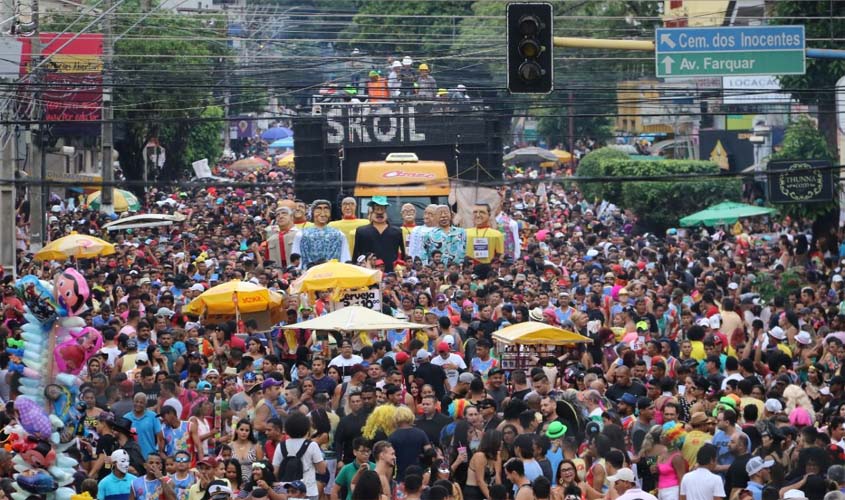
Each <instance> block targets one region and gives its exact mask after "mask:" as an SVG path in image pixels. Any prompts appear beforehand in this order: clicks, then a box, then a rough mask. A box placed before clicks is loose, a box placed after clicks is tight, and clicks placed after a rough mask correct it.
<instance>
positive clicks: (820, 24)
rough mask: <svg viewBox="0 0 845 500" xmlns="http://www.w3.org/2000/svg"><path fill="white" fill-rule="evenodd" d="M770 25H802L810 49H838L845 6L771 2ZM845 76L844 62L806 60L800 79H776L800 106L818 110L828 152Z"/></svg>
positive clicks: (843, 29) (832, 143) (844, 26)
mask: <svg viewBox="0 0 845 500" xmlns="http://www.w3.org/2000/svg"><path fill="white" fill-rule="evenodd" d="M772 4H773V10H772V14H773V17H772V19H771V22H772V24H802V25H804V30H805V34H806V38H807V40H812V42H810V44H811V45H812V47H813V48H819V49H841V48H842V42H841V40H842V37H843V36H845V2H834V1H829V2H808V1H794V0H779V1H777V2H772ZM810 20H811V21H810ZM843 76H845V60H842V59H816V58H812V59H811V58H808V59H807V71H806V73H805V74H803V75H784V76H781V77H779V80H780V82H781V85H782V86H783V87H784V88H785V89H788V90H789V92H790V93H791V94H792V95H793V96H795V97H797V98H798V99H799V100H800V101H801V102H803V103H805V104H809V105H816V106H818V111H819V128H820V129H821V130H822V132H823V133H824V137H825V139H826V140H827V143H828V145H830V147H831V149H832V150H834V151H835V150H836V92H835V90H834V89H835V86H836V82H837V80H839V79H840V78H842V77H843Z"/></svg>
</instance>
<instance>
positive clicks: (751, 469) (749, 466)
mask: <svg viewBox="0 0 845 500" xmlns="http://www.w3.org/2000/svg"><path fill="white" fill-rule="evenodd" d="M774 464H775V461H774V460H763V459H762V458H761V457H752V458H751V460H749V461H748V463H746V464H745V472H746V474H748V475H749V476H753V475H754V474H757V473H758V472H760V471H761V470H763V469H768V468H769V467H771V466H773V465H774Z"/></svg>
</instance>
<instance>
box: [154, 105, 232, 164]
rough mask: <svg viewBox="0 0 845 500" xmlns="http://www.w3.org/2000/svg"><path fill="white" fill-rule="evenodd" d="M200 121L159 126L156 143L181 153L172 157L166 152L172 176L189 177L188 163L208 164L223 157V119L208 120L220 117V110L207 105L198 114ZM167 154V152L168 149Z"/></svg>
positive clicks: (221, 111) (221, 109)
mask: <svg viewBox="0 0 845 500" xmlns="http://www.w3.org/2000/svg"><path fill="white" fill-rule="evenodd" d="M200 118H201V119H202V120H203V121H199V122H195V121H192V120H181V121H178V122H175V123H167V124H164V125H162V126H161V128H160V131H159V134H160V136H159V140H160V141H161V142H162V144H167V145H169V146H170V148H173V149H174V150H181V151H182V153H181V154H180V155H179V156H176V157H172V153H170V152H168V155H167V163H168V166H169V167H170V170H171V172H172V173H173V174H175V175H177V176H178V175H179V174H182V173H184V174H189V175H192V174H190V173H191V172H192V166H191V163H192V162H194V161H197V160H201V159H203V158H208V160H209V161H210V162H214V161H217V159H218V158H220V155H221V154H223V141H222V140H221V137H222V136H221V134H222V133H223V130H224V122H223V120H209V119H211V118H223V108H221V107H219V106H209V107H207V108H205V109H204V110H203V112H202V115H200ZM168 151H169V150H168Z"/></svg>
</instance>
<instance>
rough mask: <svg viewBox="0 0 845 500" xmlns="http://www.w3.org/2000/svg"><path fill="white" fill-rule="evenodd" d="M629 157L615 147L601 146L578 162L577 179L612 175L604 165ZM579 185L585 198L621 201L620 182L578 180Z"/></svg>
mask: <svg viewBox="0 0 845 500" xmlns="http://www.w3.org/2000/svg"><path fill="white" fill-rule="evenodd" d="M627 158H628V155H626V154H625V153H624V152H622V151H620V150H618V149H614V148H600V149H596V150H595V151H591V152H589V153H587V154H586V155H585V156H584V157H583V158H581V161H580V162H578V170H577V172H576V176H575V180H576V182H577V181H578V177H604V176H607V175H612V174H611V173H610V172H605V170H604V165H605V164H607V163H608V162H609V161H610V160H625V159H627ZM578 187H579V188H580V190H581V193H582V194H583V195H584V199H586V200H588V201H590V202H593V201H596V200H607V201H609V202H611V203H617V204H618V203H619V201H620V200H619V199H620V195H621V192H620V189H619V188H620V184H614V183H606V182H578Z"/></svg>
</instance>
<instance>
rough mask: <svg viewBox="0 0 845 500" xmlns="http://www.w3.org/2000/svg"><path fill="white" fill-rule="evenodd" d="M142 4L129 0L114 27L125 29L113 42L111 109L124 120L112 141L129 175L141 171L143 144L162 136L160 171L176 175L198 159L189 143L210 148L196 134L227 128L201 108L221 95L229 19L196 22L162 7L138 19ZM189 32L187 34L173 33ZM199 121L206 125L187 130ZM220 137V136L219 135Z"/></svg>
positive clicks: (164, 176)
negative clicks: (208, 120) (164, 153)
mask: <svg viewBox="0 0 845 500" xmlns="http://www.w3.org/2000/svg"><path fill="white" fill-rule="evenodd" d="M139 11H140V5H139V3H138V1H137V0H127V1H126V2H125V3H123V4H121V5H120V8H119V9H118V15H117V16H116V19H115V22H114V24H115V26H114V33H115V34H116V35H120V34H124V33H125V34H126V36H124V37H123V38H121V39H119V40H118V41H117V42H116V43H115V47H114V52H115V58H114V67H113V68H112V69H111V70H112V71H113V73H114V75H115V76H116V82H115V92H114V115H115V119H116V120H118V121H119V124H120V127H119V128H118V129H117V130H116V131H115V137H116V140H115V148H116V149H117V151H118V152H119V153H120V164H121V167H122V168H123V172H124V174H125V175H126V177H127V178H130V179H140V178H142V177H143V169H144V157H143V148H144V145H145V144H146V143H147V142H148V141H149V140H150V139H152V138H159V142H160V143H161V145H162V146H163V147H164V148H165V149H166V150H167V161H166V163H165V165H164V168H163V170H162V172H161V177H162V179H164V180H173V179H176V178H178V177H179V175H180V174H181V173H182V170H183V169H184V167H185V164H186V162H187V165H190V161H193V160H197V159H199V158H191V157H189V156H188V154H189V153H190V151H192V150H197V151H199V150H202V151H208V149H207V148H206V147H205V146H204V145H195V144H193V141H195V140H201V141H205V134H206V133H208V132H210V131H211V130H212V129H213V128H214V127H217V130H218V133H222V130H223V127H222V124H220V122H212V123H216V125H211V124H207V123H205V122H203V120H204V118H203V116H204V114H205V113H206V110H207V108H209V106H212V105H213V104H214V103H215V101H219V100H220V99H219V96H218V98H216V99H215V96H214V95H213V93H212V89H213V88H214V87H215V86H216V85H218V84H219V83H220V82H221V81H222V74H221V72H220V71H219V68H220V65H221V61H222V60H223V59H224V58H225V57H226V56H229V55H230V52H229V48H228V47H227V44H226V33H225V30H226V23H225V22H224V20H223V19H222V18H216V17H211V18H203V20H202V21H201V25H200V26H199V27H198V26H197V19H196V18H193V17H190V16H179V15H173V14H171V13H168V12H162V13H161V14H153V15H151V16H150V17H149V18H148V19H146V20H144V21H142V22H140V23H139V24H138V25H137V26H133V25H134V24H135V22H136V21H137V20H138V16H137V13H138V12H139ZM120 13H124V14H125V15H120ZM133 13H134V15H133ZM186 33H187V34H188V35H189V36H175V35H185V34H186ZM107 70H108V68H107ZM195 127H196V128H199V129H201V130H202V131H203V133H200V134H192V133H190V132H191V131H192V129H193V128H195ZM217 140H218V141H219V142H221V143H222V135H219V136H218V137H217ZM209 160H210V161H216V160H217V157H216V156H215V157H209Z"/></svg>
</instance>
